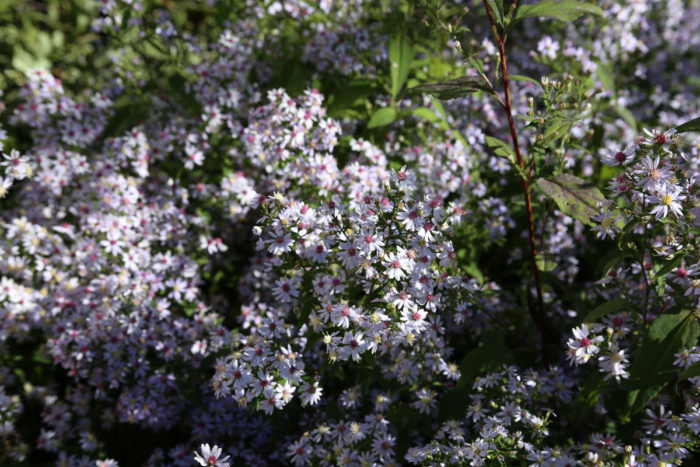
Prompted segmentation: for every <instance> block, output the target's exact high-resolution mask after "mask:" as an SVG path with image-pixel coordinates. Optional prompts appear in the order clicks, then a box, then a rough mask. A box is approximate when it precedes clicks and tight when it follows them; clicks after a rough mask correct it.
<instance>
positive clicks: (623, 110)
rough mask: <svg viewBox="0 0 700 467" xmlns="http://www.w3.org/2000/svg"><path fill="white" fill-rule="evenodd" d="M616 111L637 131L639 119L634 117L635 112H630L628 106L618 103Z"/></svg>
mask: <svg viewBox="0 0 700 467" xmlns="http://www.w3.org/2000/svg"><path fill="white" fill-rule="evenodd" d="M614 108H615V111H616V112H617V114H618V115H619V116H620V117H622V119H623V120H624V121H625V122H626V123H627V124H628V125H629V126H630V128H632V129H633V130H634V131H637V119H636V118H635V117H634V114H633V113H632V112H630V110H629V109H628V108H627V107H622V106H621V105H616V106H615V107H614Z"/></svg>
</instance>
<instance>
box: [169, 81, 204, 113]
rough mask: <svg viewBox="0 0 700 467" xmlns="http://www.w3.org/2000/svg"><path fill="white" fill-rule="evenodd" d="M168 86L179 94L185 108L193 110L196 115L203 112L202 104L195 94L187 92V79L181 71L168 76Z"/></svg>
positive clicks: (174, 93)
mask: <svg viewBox="0 0 700 467" xmlns="http://www.w3.org/2000/svg"><path fill="white" fill-rule="evenodd" d="M168 86H169V87H170V89H171V90H172V91H173V95H176V96H178V98H179V100H180V103H181V104H182V106H183V107H184V108H185V110H187V111H190V112H192V113H193V114H194V115H200V114H201V113H202V112H203V108H202V104H200V103H199V101H198V100H197V99H196V98H195V97H194V95H193V94H191V93H189V92H187V80H186V79H185V77H184V76H182V75H181V74H180V73H175V74H173V75H170V76H169V77H168Z"/></svg>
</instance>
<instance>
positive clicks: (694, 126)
mask: <svg viewBox="0 0 700 467" xmlns="http://www.w3.org/2000/svg"><path fill="white" fill-rule="evenodd" d="M689 131H697V132H700V117H698V118H694V119H692V120H690V121H688V122H685V123H684V124H682V125H679V126H677V127H676V133H687V132H689Z"/></svg>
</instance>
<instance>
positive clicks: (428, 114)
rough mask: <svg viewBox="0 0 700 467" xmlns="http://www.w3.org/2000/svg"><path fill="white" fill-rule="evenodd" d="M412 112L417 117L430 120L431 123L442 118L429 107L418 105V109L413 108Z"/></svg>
mask: <svg viewBox="0 0 700 467" xmlns="http://www.w3.org/2000/svg"><path fill="white" fill-rule="evenodd" d="M411 113H412V114H413V115H415V116H416V117H420V118H424V119H426V120H428V121H429V122H430V123H435V122H439V121H441V120H442V119H441V118H440V117H438V116H437V115H435V112H433V111H432V110H430V109H429V108H427V107H418V108H417V109H413V110H412V111H411Z"/></svg>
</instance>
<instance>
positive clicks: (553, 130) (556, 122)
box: [539, 118, 571, 146]
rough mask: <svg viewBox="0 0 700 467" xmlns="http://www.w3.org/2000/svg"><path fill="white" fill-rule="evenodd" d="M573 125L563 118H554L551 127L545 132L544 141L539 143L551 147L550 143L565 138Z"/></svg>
mask: <svg viewBox="0 0 700 467" xmlns="http://www.w3.org/2000/svg"><path fill="white" fill-rule="evenodd" d="M570 125H571V123H570V122H569V121H567V120H565V119H563V118H553V119H551V120H550V125H549V126H548V127H547V128H546V129H545V130H544V134H543V135H542V136H543V137H542V140H541V141H540V142H539V144H541V145H542V146H549V144H550V143H552V142H554V141H556V140H557V139H559V138H561V137H563V136H564V135H565V134H566V132H567V131H568V130H569V126H570Z"/></svg>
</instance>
